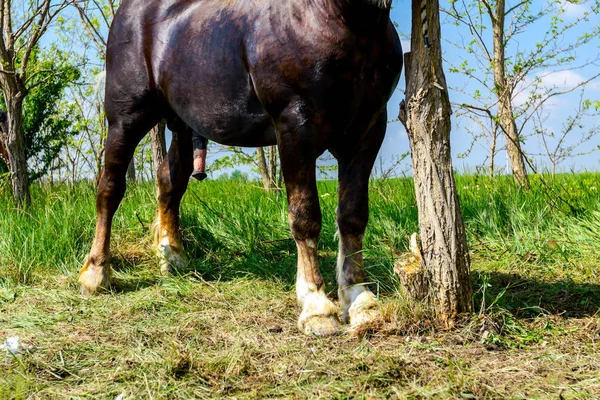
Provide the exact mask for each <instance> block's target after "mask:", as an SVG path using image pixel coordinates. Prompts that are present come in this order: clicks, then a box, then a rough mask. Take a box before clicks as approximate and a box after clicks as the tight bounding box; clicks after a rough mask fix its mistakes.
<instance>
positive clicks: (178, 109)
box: [79, 0, 402, 335]
mask: <svg viewBox="0 0 600 400" xmlns="http://www.w3.org/2000/svg"><path fill="white" fill-rule="evenodd" d="M390 7H391V0H124V1H123V3H122V5H121V7H120V8H119V10H118V12H117V14H116V16H115V19H114V22H113V24H112V27H111V29H110V34H109V39H108V48H107V53H106V54H107V59H106V100H105V108H106V115H107V117H108V123H109V134H108V139H107V142H106V155H105V164H104V170H103V173H102V176H101V178H100V181H99V185H98V194H97V199H96V209H97V225H96V234H95V238H94V243H93V245H92V249H91V252H90V254H89V256H88V258H87V260H86V262H85V265H84V267H83V268H82V269H81V272H80V277H79V282H80V283H81V285H82V290H83V292H84V293H87V294H91V293H94V292H95V291H96V290H97V289H99V288H101V287H107V286H109V284H110V265H109V263H110V255H109V242H110V232H111V222H112V218H113V215H114V213H115V211H116V210H117V207H118V206H119V203H120V202H121V200H122V198H123V195H124V192H125V172H126V170H127V165H128V164H129V162H130V160H131V158H132V155H133V152H134V149H135V147H136V146H137V144H138V143H139V142H140V140H141V139H142V138H143V137H144V135H146V133H147V132H148V131H149V130H150V129H151V128H152V127H153V126H154V125H155V124H156V123H157V122H158V121H159V120H160V119H161V118H166V119H167V120H168V121H169V127H170V129H171V130H173V131H174V132H175V134H174V135H173V142H172V144H171V147H170V149H169V153H168V156H167V158H166V160H165V162H164V164H163V165H162V171H161V173H160V174H159V176H158V187H159V193H158V202H159V207H158V217H157V221H156V233H155V239H156V245H157V251H158V254H159V255H160V256H161V257H162V259H163V263H162V266H161V270H163V272H169V271H170V270H171V266H178V265H181V264H182V263H183V260H184V257H183V252H182V246H181V239H180V233H179V205H180V201H181V198H182V196H183V194H184V192H185V190H186V187H187V184H188V179H189V176H190V173H191V169H192V132H193V131H196V132H199V133H200V134H201V135H202V136H204V137H206V138H207V139H209V140H212V141H215V142H218V143H222V144H225V145H234V146H248V147H256V146H267V145H274V144H277V145H278V146H279V154H280V158H281V168H282V172H283V175H284V178H285V185H286V189H287V198H288V204H289V211H288V218H289V223H290V227H291V231H292V235H293V237H294V239H295V241H296V245H297V248H298V272H297V283H296V292H297V296H298V302H299V305H300V307H301V309H302V311H301V314H300V318H299V321H298V326H299V328H300V329H301V330H302V331H304V332H306V333H315V334H319V335H327V334H331V333H334V332H336V331H337V330H338V329H339V323H338V310H337V308H336V306H335V305H334V304H333V303H332V302H331V301H330V300H329V299H328V298H327V296H326V294H325V293H324V290H323V286H324V283H323V278H322V276H321V273H320V271H319V266H318V260H317V240H318V237H319V232H320V230H321V210H320V206H319V198H318V196H317V187H316V172H315V163H316V160H317V158H318V157H319V156H320V155H321V154H322V153H323V152H324V151H325V150H329V151H330V152H331V153H332V154H333V155H334V156H335V157H336V158H337V160H338V163H339V206H338V211H337V223H338V228H339V238H340V245H339V258H338V266H337V278H338V285H339V291H338V293H339V301H340V305H341V308H342V311H343V320H344V321H345V322H349V323H351V324H352V325H357V324H361V323H363V322H368V321H370V320H372V319H373V318H376V317H377V313H378V311H377V303H376V299H375V297H374V295H373V294H372V293H371V291H369V289H368V288H367V287H366V286H365V285H364V272H363V268H362V263H363V260H362V252H361V249H362V239H363V234H364V231H365V228H366V225H367V219H368V214H369V209H368V180H369V176H370V174H371V169H372V167H373V164H374V161H375V158H376V156H377V153H378V151H379V148H380V147H381V143H382V141H383V137H384V135H385V130H386V123H387V111H386V104H387V101H388V100H389V98H390V96H391V94H392V92H393V90H394V88H395V86H396V84H397V82H398V79H399V75H400V71H401V69H402V50H401V47H400V41H399V39H398V36H397V34H396V31H395V29H394V27H393V25H392V23H391V21H390V18H389V15H390Z"/></svg>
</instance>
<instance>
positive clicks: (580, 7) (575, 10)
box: [562, 1, 590, 18]
mask: <svg viewBox="0 0 600 400" xmlns="http://www.w3.org/2000/svg"><path fill="white" fill-rule="evenodd" d="M562 8H563V9H564V10H565V16H566V17H569V18H582V17H583V16H584V15H585V13H586V12H589V11H590V8H589V6H587V5H585V4H582V3H579V4H575V3H571V2H568V1H565V2H563V4H562Z"/></svg>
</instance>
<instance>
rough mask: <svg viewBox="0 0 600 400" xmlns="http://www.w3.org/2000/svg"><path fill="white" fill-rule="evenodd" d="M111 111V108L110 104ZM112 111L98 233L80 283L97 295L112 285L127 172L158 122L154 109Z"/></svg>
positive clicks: (99, 197)
mask: <svg viewBox="0 0 600 400" xmlns="http://www.w3.org/2000/svg"><path fill="white" fill-rule="evenodd" d="M107 111H110V107H107ZM131 115H133V117H128V116H127V115H126V113H123V112H115V113H110V112H109V113H108V121H109V128H108V137H107V139H106V150H105V155H104V157H105V158H104V168H103V169H102V173H101V176H100V180H99V182H98V192H97V195H96V234H95V235H94V242H93V244H92V249H91V251H90V254H89V255H88V257H87V259H86V261H85V264H84V266H83V268H82V269H81V270H80V271H79V283H81V291H82V293H84V294H88V295H89V294H93V293H94V292H96V291H97V290H98V289H100V288H108V286H109V285H110V234H111V227H112V219H113V216H114V214H115V212H116V210H117V208H118V207H119V204H120V203H121V200H122V199H123V195H124V194H125V187H126V182H125V173H126V171H127V166H128V165H129V163H130V161H131V159H132V157H133V153H134V151H135V148H136V146H137V145H138V143H139V142H140V140H141V139H142V138H143V137H144V135H145V134H146V133H147V132H148V131H149V129H150V127H151V126H152V125H153V124H154V123H155V122H156V121H154V120H153V117H152V115H153V112H139V110H138V112H136V113H131Z"/></svg>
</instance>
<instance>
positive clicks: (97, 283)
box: [79, 260, 110, 296]
mask: <svg viewBox="0 0 600 400" xmlns="http://www.w3.org/2000/svg"><path fill="white" fill-rule="evenodd" d="M79 283H80V284H81V294H83V295H85V296H91V295H93V294H94V293H96V292H98V291H99V290H102V289H108V288H110V267H109V266H103V265H93V264H92V263H91V262H89V261H88V260H86V261H85V264H84V265H83V268H81V270H80V271H79Z"/></svg>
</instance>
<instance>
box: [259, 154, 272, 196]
mask: <svg viewBox="0 0 600 400" xmlns="http://www.w3.org/2000/svg"><path fill="white" fill-rule="evenodd" d="M256 157H257V158H258V170H259V172H260V178H261V179H262V183H263V186H264V188H265V190H266V191H267V192H270V191H271V189H272V188H271V177H270V176H269V167H268V166H267V158H266V157H265V150H264V148H262V147H257V148H256Z"/></svg>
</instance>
